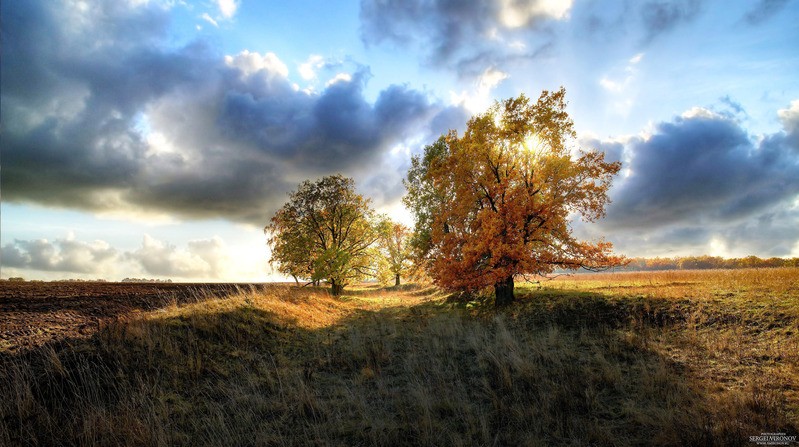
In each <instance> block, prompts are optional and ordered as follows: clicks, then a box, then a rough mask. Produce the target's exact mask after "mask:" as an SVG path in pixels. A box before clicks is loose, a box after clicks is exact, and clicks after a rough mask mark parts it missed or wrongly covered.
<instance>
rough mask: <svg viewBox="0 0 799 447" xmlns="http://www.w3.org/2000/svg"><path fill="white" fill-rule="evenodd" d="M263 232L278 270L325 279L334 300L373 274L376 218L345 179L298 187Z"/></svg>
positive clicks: (352, 184) (352, 182) (334, 178)
mask: <svg viewBox="0 0 799 447" xmlns="http://www.w3.org/2000/svg"><path fill="white" fill-rule="evenodd" d="M264 231H265V232H266V233H267V234H269V235H270V238H269V245H270V247H271V248H272V258H271V261H270V262H272V263H273V264H276V265H277V266H278V271H280V272H283V273H285V274H290V275H293V276H295V277H302V278H307V277H310V279H311V280H313V281H318V280H323V279H324V280H326V281H327V282H328V283H329V284H330V287H331V292H332V293H333V295H335V296H338V295H340V294H341V293H342V292H343V291H344V287H345V286H347V285H348V284H350V283H351V282H352V281H354V280H359V279H363V278H365V277H367V276H370V275H373V274H374V269H373V268H372V266H371V260H372V253H371V251H370V249H371V247H372V246H373V244H374V243H375V241H376V240H377V239H378V237H379V232H378V229H377V224H376V219H375V216H374V211H372V209H371V207H370V201H369V200H368V199H365V198H364V197H363V196H361V195H360V194H358V193H356V192H355V182H354V181H353V180H352V179H350V178H345V177H343V176H341V175H334V176H328V177H324V178H322V179H321V180H318V181H316V182H310V181H307V180H306V181H304V182H302V183H300V185H299V186H298V188H297V191H295V192H292V193H291V195H290V199H289V201H288V202H287V203H286V204H285V205H283V207H282V208H280V209H279V210H278V211H277V213H275V215H274V217H272V219H271V221H270V223H269V225H267V226H266V228H264Z"/></svg>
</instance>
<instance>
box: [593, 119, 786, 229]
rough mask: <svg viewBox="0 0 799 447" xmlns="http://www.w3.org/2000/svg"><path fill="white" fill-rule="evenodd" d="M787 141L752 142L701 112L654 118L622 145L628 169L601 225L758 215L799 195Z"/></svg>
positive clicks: (727, 122) (648, 225) (710, 222)
mask: <svg viewBox="0 0 799 447" xmlns="http://www.w3.org/2000/svg"><path fill="white" fill-rule="evenodd" d="M786 130H787V129H786ZM793 145H795V142H794V141H792V140H791V139H790V138H789V133H787V132H779V133H776V134H773V135H769V136H766V137H765V138H763V139H762V140H761V141H759V142H757V143H756V142H753V139H752V137H750V136H749V135H748V134H747V133H746V131H745V130H744V129H743V128H741V127H740V125H739V124H738V123H737V122H736V121H734V120H732V119H730V118H727V117H723V116H719V115H714V114H710V112H707V111H704V112H701V113H698V114H695V115H693V116H690V117H680V118H676V119H675V120H674V121H672V122H665V123H660V124H658V125H657V126H656V128H655V131H654V133H653V134H652V135H651V136H650V137H648V138H646V139H644V138H640V137H639V138H634V139H633V140H631V141H630V142H629V143H628V144H627V149H626V150H627V151H628V152H629V153H630V154H631V157H632V161H631V163H630V165H629V166H627V168H629V169H630V175H629V177H627V178H623V179H619V180H618V184H617V185H616V186H615V188H614V190H613V192H612V198H613V201H614V203H613V204H612V205H610V207H609V208H608V219H607V220H606V223H605V224H604V225H606V226H612V227H615V228H635V229H655V228H659V227H663V226H667V225H671V224H675V223H680V224H683V225H689V226H690V225H694V226H696V225H707V226H710V227H715V226H716V225H718V224H722V223H724V224H727V223H731V222H741V221H743V220H746V219H748V218H751V217H753V216H758V215H760V214H762V213H763V212H766V211H768V210H769V209H772V208H774V207H775V206H777V205H779V204H781V203H785V202H786V201H791V200H794V199H795V198H796V196H797V194H799V156H797V152H796V149H795V147H793Z"/></svg>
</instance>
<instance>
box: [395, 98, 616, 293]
mask: <svg viewBox="0 0 799 447" xmlns="http://www.w3.org/2000/svg"><path fill="white" fill-rule="evenodd" d="M565 108H566V102H565V91H564V90H563V89H562V88H561V89H560V90H559V91H556V92H552V93H550V92H547V91H544V92H543V93H542V94H541V96H540V97H539V99H538V101H537V102H535V103H532V102H531V101H530V100H528V99H527V98H526V97H525V96H524V95H521V96H519V97H518V98H512V99H508V100H506V101H503V102H501V103H496V104H495V105H494V106H493V107H491V108H490V109H489V110H488V111H487V112H486V113H484V114H481V115H477V116H475V117H473V118H472V119H471V120H469V122H468V125H467V130H466V132H465V134H464V135H463V136H458V135H457V133H456V132H454V131H450V133H449V134H448V135H446V136H442V137H441V138H439V140H438V141H436V142H435V143H434V144H432V145H430V146H427V147H426V148H425V152H424V155H423V156H422V157H414V158H413V159H412V163H411V169H410V171H409V172H408V177H407V180H406V182H405V185H406V187H407V189H408V196H407V197H406V201H405V203H406V204H408V205H410V208H411V210H412V212H413V213H414V214H415V216H416V219H417V220H416V234H415V238H414V246H415V248H416V254H417V259H420V260H421V261H422V263H423V264H424V265H425V266H426V268H427V270H428V272H429V273H430V276H431V277H432V278H433V279H434V280H435V281H436V283H438V284H439V285H441V286H444V287H446V288H450V289H465V290H475V289H481V288H483V287H488V286H493V288H494V291H495V294H496V303H497V304H498V305H500V304H506V303H509V302H511V301H513V299H514V296H513V289H514V277H516V276H517V275H524V274H547V273H551V272H552V271H553V270H554V269H555V268H566V269H577V268H586V269H590V270H600V269H604V268H608V267H611V266H614V265H617V264H619V263H620V262H621V260H622V259H621V258H619V257H615V256H612V255H611V252H610V250H611V244H610V243H608V242H604V241H599V242H594V243H591V242H584V241H579V240H577V239H576V238H574V236H573V235H572V231H571V227H570V224H569V221H570V216H571V215H572V214H577V215H580V216H581V217H582V218H583V219H584V220H586V221H594V220H596V219H598V218H600V217H602V216H603V215H604V207H605V204H606V203H608V201H609V200H608V195H607V191H608V188H610V184H611V180H612V177H613V176H614V175H615V174H616V173H618V171H619V169H620V167H621V166H620V164H619V163H607V162H605V160H604V155H603V154H602V153H599V152H591V151H589V152H586V151H582V150H581V151H579V153H578V154H577V155H576V156H573V155H572V153H571V150H570V147H569V144H568V143H569V142H570V141H572V140H573V139H574V136H575V134H574V130H573V129H572V127H573V123H572V121H571V119H570V118H569V116H568V114H567V113H566V110H565Z"/></svg>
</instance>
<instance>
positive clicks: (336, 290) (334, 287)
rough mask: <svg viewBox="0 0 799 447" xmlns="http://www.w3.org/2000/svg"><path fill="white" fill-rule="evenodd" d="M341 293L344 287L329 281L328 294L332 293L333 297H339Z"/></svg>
mask: <svg viewBox="0 0 799 447" xmlns="http://www.w3.org/2000/svg"><path fill="white" fill-rule="evenodd" d="M343 291H344V286H343V285H341V284H339V283H337V282H335V281H331V282H330V293H332V294H333V296H340V295H341V292H343Z"/></svg>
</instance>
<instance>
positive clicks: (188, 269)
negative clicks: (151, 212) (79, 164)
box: [0, 234, 269, 281]
mask: <svg viewBox="0 0 799 447" xmlns="http://www.w3.org/2000/svg"><path fill="white" fill-rule="evenodd" d="M236 250H240V248H236V247H231V246H229V245H228V244H227V243H225V241H223V240H222V239H221V238H220V237H218V236H214V237H212V238H210V239H197V240H190V241H188V243H186V244H185V246H183V247H178V246H176V245H174V244H170V243H168V242H165V241H162V240H159V239H156V238H154V237H151V236H149V235H145V236H144V238H143V240H142V243H141V245H140V246H139V247H138V248H137V249H135V250H132V251H122V250H119V249H117V248H114V247H112V246H111V245H110V244H109V243H108V242H105V241H102V240H95V241H81V240H77V239H75V237H74V236H72V235H71V234H70V235H69V236H67V237H66V238H58V239H55V240H53V241H49V240H47V239H36V240H19V239H16V240H14V241H13V242H12V243H8V244H6V245H5V246H3V247H2V250H0V256H1V257H2V268H3V275H4V276H15V275H17V276H26V275H27V272H30V271H39V272H48V274H47V277H48V278H49V279H63V278H70V277H72V278H74V277H79V278H84V279H96V278H106V279H112V280H119V279H122V278H124V277H147V278H171V279H174V280H179V281H186V280H189V281H197V280H201V281H213V280H220V279H228V280H230V279H233V280H243V281H252V280H263V279H264V278H265V277H267V276H268V275H269V269H268V268H267V266H266V264H265V262H266V259H267V258H268V256H266V255H265V254H260V255H258V254H256V256H257V258H253V257H252V256H248V257H242V256H241V255H240V254H239V255H236V254H235V252H236Z"/></svg>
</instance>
